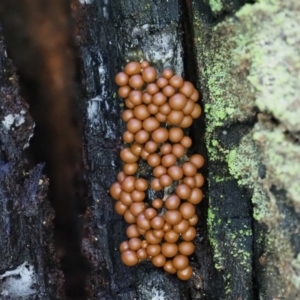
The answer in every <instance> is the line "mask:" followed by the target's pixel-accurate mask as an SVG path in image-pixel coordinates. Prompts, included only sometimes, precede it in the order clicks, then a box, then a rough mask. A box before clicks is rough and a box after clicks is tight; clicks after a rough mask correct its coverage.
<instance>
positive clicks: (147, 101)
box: [142, 93, 152, 105]
mask: <svg viewBox="0 0 300 300" xmlns="http://www.w3.org/2000/svg"><path fill="white" fill-rule="evenodd" d="M142 100H143V103H144V104H147V105H148V104H150V103H151V102H152V95H150V94H148V93H143V96H142Z"/></svg>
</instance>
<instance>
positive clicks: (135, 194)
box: [130, 190, 146, 202]
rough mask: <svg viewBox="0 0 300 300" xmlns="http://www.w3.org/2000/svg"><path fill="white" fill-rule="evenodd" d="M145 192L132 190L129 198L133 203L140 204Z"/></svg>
mask: <svg viewBox="0 0 300 300" xmlns="http://www.w3.org/2000/svg"><path fill="white" fill-rule="evenodd" d="M145 196H146V195H145V192H142V191H138V190H134V191H132V192H131V193H130V197H131V199H132V201H134V202H141V201H143V200H144V199H145Z"/></svg>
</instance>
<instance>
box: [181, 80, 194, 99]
mask: <svg viewBox="0 0 300 300" xmlns="http://www.w3.org/2000/svg"><path fill="white" fill-rule="evenodd" d="M179 92H180V93H182V94H184V95H185V96H186V97H187V98H189V97H190V96H192V94H193V93H194V86H193V84H192V83H190V82H189V81H184V83H183V85H182V87H181V88H180V89H179Z"/></svg>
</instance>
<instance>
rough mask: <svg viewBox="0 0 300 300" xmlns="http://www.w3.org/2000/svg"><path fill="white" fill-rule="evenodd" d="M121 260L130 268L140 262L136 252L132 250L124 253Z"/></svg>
mask: <svg viewBox="0 0 300 300" xmlns="http://www.w3.org/2000/svg"><path fill="white" fill-rule="evenodd" d="M121 259H122V262H123V264H124V265H126V266H129V267H132V266H135V265H136V264H137V263H138V262H139V259H138V257H137V255H136V252H135V251H132V250H126V251H124V252H122V255H121Z"/></svg>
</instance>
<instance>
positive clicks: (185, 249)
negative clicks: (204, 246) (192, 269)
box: [178, 241, 195, 256]
mask: <svg viewBox="0 0 300 300" xmlns="http://www.w3.org/2000/svg"><path fill="white" fill-rule="evenodd" d="M178 250H179V252H180V253H181V254H182V255H186V256H189V255H192V254H193V253H194V251H195V245H194V244H193V243H192V242H186V241H184V242H181V243H180V244H179V247H178Z"/></svg>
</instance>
